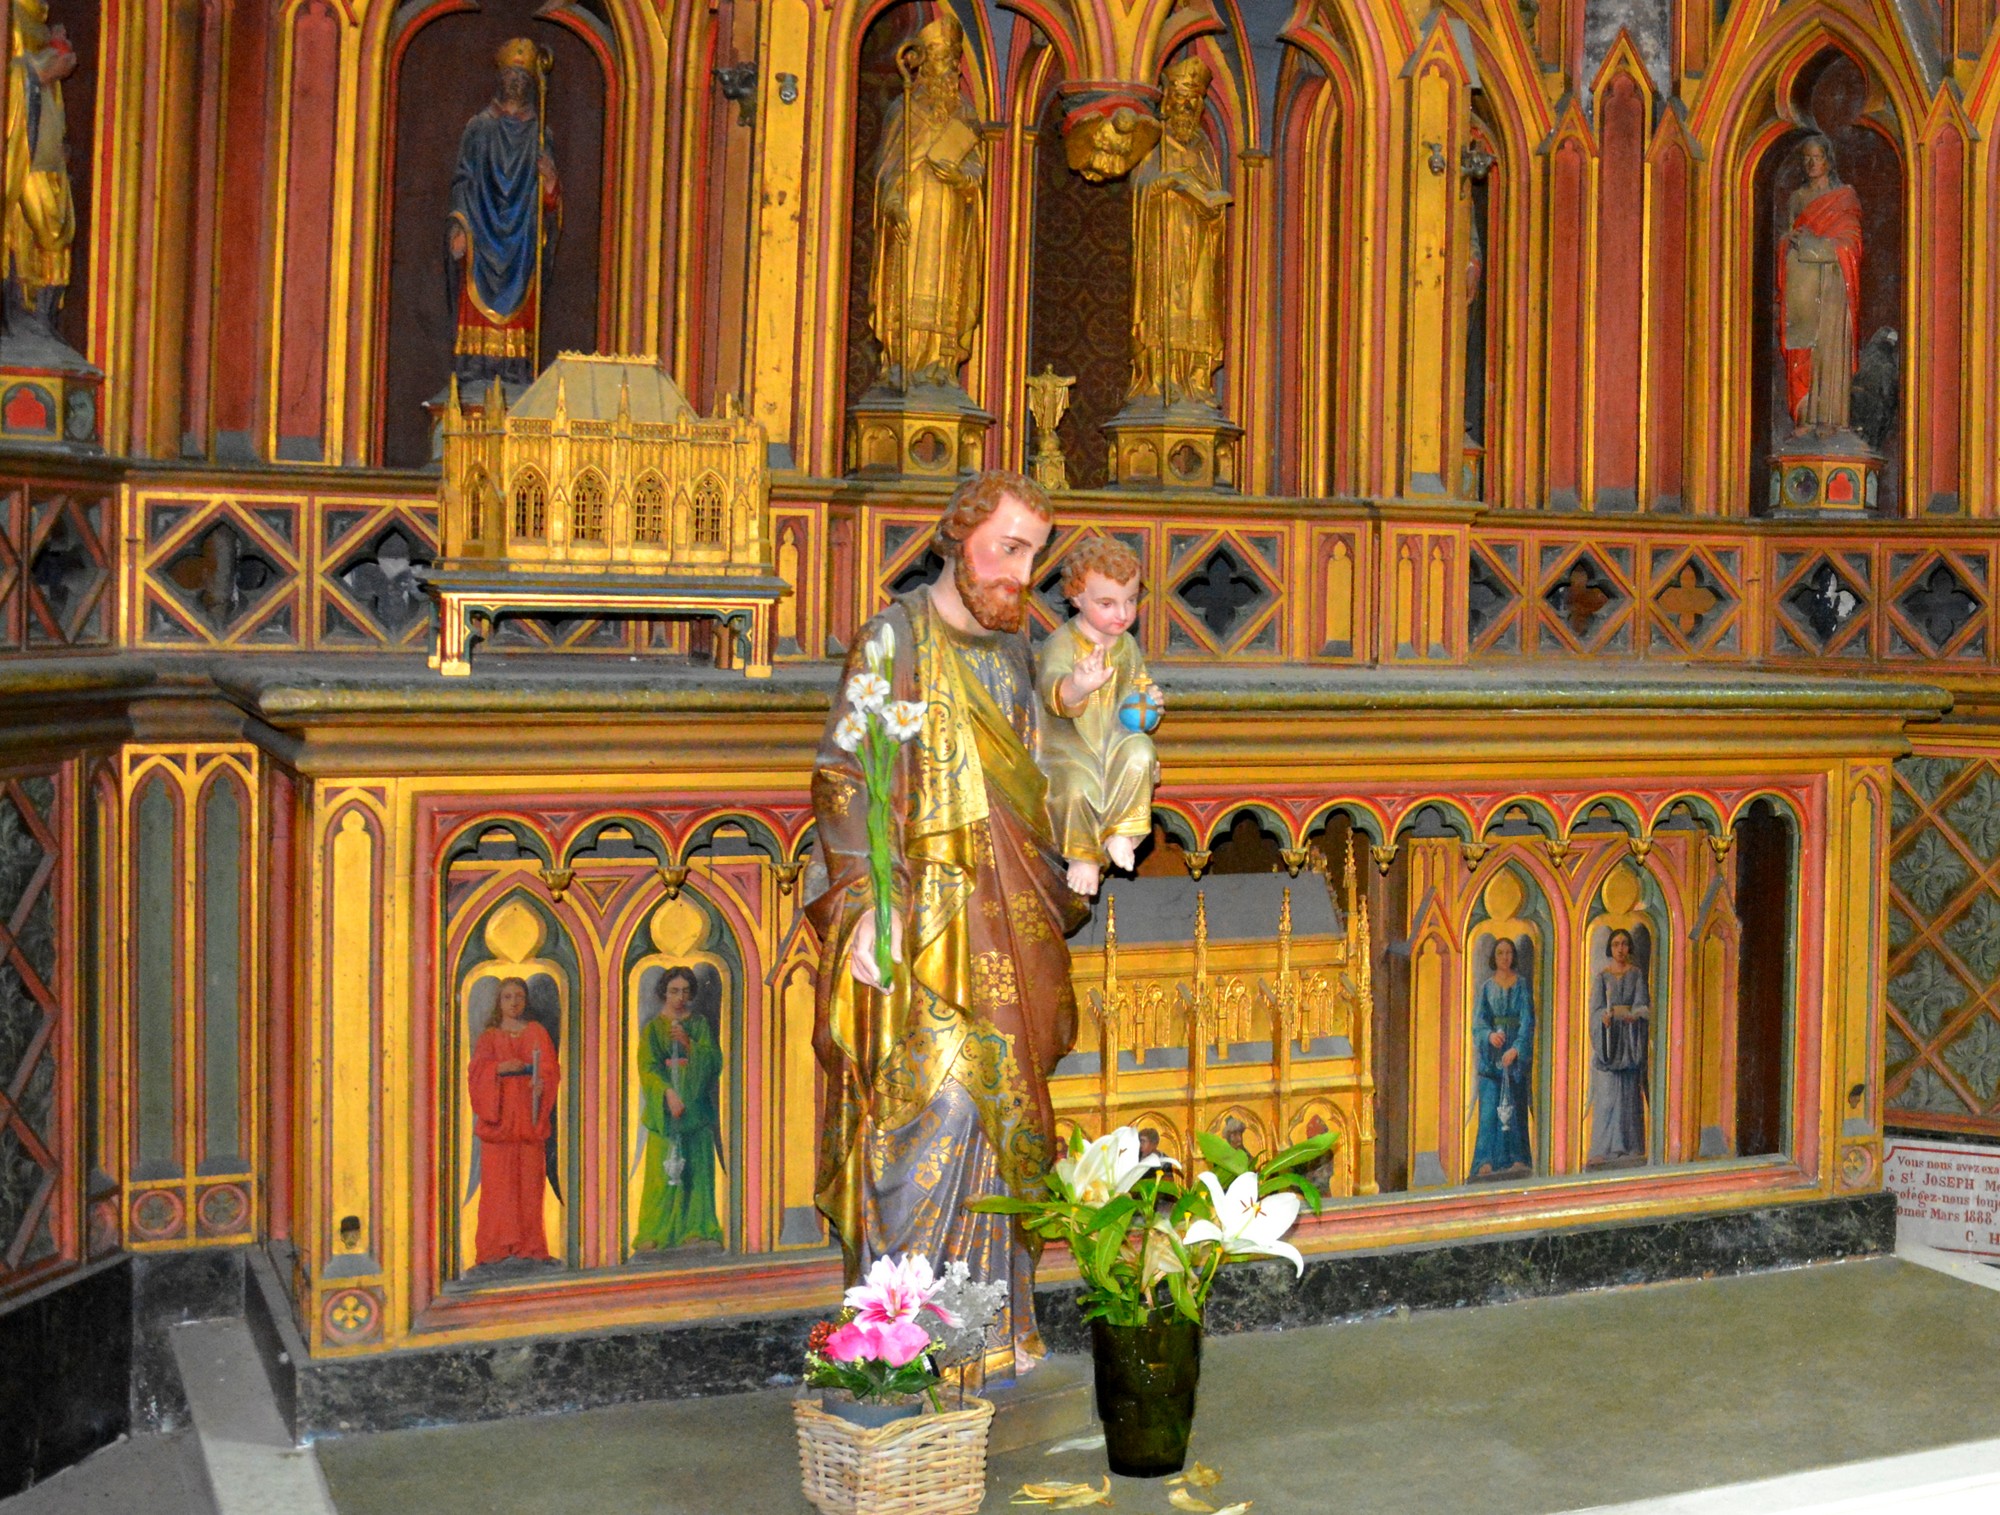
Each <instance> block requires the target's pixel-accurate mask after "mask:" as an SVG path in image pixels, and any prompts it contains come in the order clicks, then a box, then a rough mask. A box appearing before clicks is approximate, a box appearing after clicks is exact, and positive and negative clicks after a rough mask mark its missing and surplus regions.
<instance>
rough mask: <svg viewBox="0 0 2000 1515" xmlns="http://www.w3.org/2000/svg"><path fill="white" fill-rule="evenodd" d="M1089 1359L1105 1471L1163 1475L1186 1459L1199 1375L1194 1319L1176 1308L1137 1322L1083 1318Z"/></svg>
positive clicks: (1198, 1329)
mask: <svg viewBox="0 0 2000 1515" xmlns="http://www.w3.org/2000/svg"><path fill="white" fill-rule="evenodd" d="M1090 1351H1091V1356H1092V1357H1093V1358H1094V1359H1095V1360H1096V1366H1097V1418H1098V1419H1099V1420H1101V1421H1103V1422H1104V1451H1105V1455H1106V1457H1107V1458H1108V1459H1109V1460H1110V1463H1111V1471H1112V1472H1114V1473H1118V1474H1122V1475H1123V1476H1124V1477H1126V1478H1165V1477H1166V1476H1167V1475H1168V1474H1169V1473H1178V1472H1180V1470H1181V1467H1182V1465H1183V1464H1185V1463H1186V1462H1187V1445H1188V1433H1189V1432H1190V1431H1192V1430H1193V1429H1194V1392H1195V1386H1196V1385H1197V1384H1198V1383H1199V1382H1200V1379H1201V1326H1200V1325H1199V1324H1198V1323H1197V1322H1195V1321H1191V1320H1189V1319H1187V1317H1185V1316H1183V1315H1181V1314H1179V1313H1178V1312H1176V1311H1166V1312H1163V1313H1161V1314H1159V1315H1156V1316H1155V1317H1154V1319H1153V1320H1152V1321H1150V1322H1148V1323H1147V1324H1146V1325H1143V1326H1109V1325H1106V1324H1105V1323H1104V1322H1103V1321H1101V1320H1094V1321H1092V1322H1091V1323H1090Z"/></svg>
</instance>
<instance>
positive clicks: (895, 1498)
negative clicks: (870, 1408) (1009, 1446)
mask: <svg viewBox="0 0 2000 1515" xmlns="http://www.w3.org/2000/svg"><path fill="white" fill-rule="evenodd" d="M965 1404H966V1408H965V1409H963V1410H947V1411H945V1412H944V1413H943V1414H941V1415H915V1416H912V1417H910V1418H909V1419H907V1420H894V1421H891V1422H890V1423H889V1424H888V1425H886V1426H879V1427H877V1428H876V1429H874V1430H869V1429H867V1428H866V1427H864V1426H857V1425H852V1424H850V1423H849V1422H847V1421H844V1420H842V1419H841V1418H840V1417H839V1416H837V1415H829V1414H827V1413H826V1411H824V1410H822V1409H821V1408H820V1407H819V1404H818V1401H817V1400H816V1399H812V1398H800V1399H796V1400H794V1401H793V1402H792V1415H793V1418H794V1419H796V1420H797V1422H798V1427H799V1471H800V1473H801V1474H802V1475H803V1477H804V1480H805V1492H806V1498H807V1500H808V1501H810V1502H811V1504H812V1506H813V1507H814V1508H815V1509H817V1510H818V1511H819V1512H820V1515H970V1512H972V1511H975V1510H977V1509H978V1508H979V1505H980V1501H981V1500H983V1499H984V1498H985V1497H986V1432H987V1430H988V1428H989V1427H991V1425H992V1424H993V1406H992V1404H991V1403H989V1402H988V1401H986V1400H984V1399H970V1398H968V1399H967V1400H966V1401H965Z"/></svg>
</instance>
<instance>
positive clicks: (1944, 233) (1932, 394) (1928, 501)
mask: <svg viewBox="0 0 2000 1515" xmlns="http://www.w3.org/2000/svg"><path fill="white" fill-rule="evenodd" d="M1930 157H1931V185H1930V189H1931V193H1930V203H1931V214H1930V225H1929V227H1928V228H1927V229H1926V232H1925V235H1924V238H1923V241H1924V245H1925V246H1926V248H1927V249H1928V252H1929V258H1930V267H1929V268H1928V269H1927V270H1926V271H1925V282H1926V284H1927V285H1928V298H1927V299H1926V301H1925V307H1926V308H1925V311H1924V328H1925V330H1924V337H1925V342H1926V347H1925V353H1926V362H1925V368H1926V370H1927V373H1926V376H1925V377H1926V385H1925V388H1926V390H1927V394H1926V397H1925V418H1924V427H1925V436H1924V480H1923V484H1922V487H1921V488H1920V489H1919V490H1918V492H1917V497H1916V499H1914V500H1912V501H1911V502H1910V507H1911V508H1912V510H1913V512H1914V511H1915V510H1923V511H1928V512H1930V513H1931V514H1934V515H1945V514H1955V513H1956V512H1957V511H1958V510H1959V508H1960V502H1961V499H1962V498H1963V490H1962V486H1961V483H1960V478H1959V469H1960V465H1961V461H1962V459H1961V453H1962V450H1963V449H1962V439H1961V430H1960V428H1961V424H1962V418H1961V416H1960V414H1959V407H1960V396H1961V378H1960V371H1961V369H1962V367H1963V362H1964V352H1965V339H1964V328H1965V141H1964V139H1963V138H1962V137H1961V136H1960V135H1959V132H1958V129H1957V128H1956V127H1955V126H1947V127H1945V129H1944V130H1943V131H1941V132H1939V133H1938V135H1937V138H1936V140H1935V141H1933V142H1932V143H1931V149H1930Z"/></svg>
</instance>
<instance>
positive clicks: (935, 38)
mask: <svg viewBox="0 0 2000 1515" xmlns="http://www.w3.org/2000/svg"><path fill="white" fill-rule="evenodd" d="M964 48H965V35H964V33H963V31H962V30H961V29H960V27H959V24H958V22H957V21H955V20H954V19H952V18H951V17H950V16H940V17H938V19H937V20H935V21H932V22H931V23H930V24H929V25H927V26H925V27H924V28H923V30H922V31H920V32H918V33H917V35H916V37H915V38H914V39H913V40H912V41H909V42H906V43H904V44H903V45H902V47H900V48H898V49H897V50H896V67H897V70H898V71H899V72H900V73H901V74H902V76H903V98H902V100H900V101H898V102H897V103H895V104H894V105H892V106H890V108H889V118H888V122H887V125H886V128H885V130H884V131H883V134H882V155H881V158H880V159H879V160H878V161H877V163H876V165H875V271H874V278H873V280H872V281H871V287H870V289H869V292H868V294H869V310H870V312H871V319H872V324H873V328H874V332H875V340H876V341H877V342H878V343H880V344H881V347H882V368H881V374H880V382H881V383H882V384H884V385H886V386H888V387H889V388H891V389H895V390H903V391H907V390H910V389H914V388H917V387H919V386H923V385H933V386H938V387H956V386H957V384H958V371H959V369H960V368H961V367H963V366H964V364H965V360H966V359H967V358H968V357H970V356H971V355H972V334H973V332H974V331H975V330H976V329H977V328H978V326H979V309H980V298H981V294H982V291H983V288H984V264H985V256H986V163H985V160H984V159H983V158H982V157H981V156H980V152H979V129H978V126H977V124H976V122H975V121H974V119H973V115H972V105H971V102H970V101H968V100H967V99H966V98H965V94H964V91H963V89H962V87H961V85H960V82H959V63H960V58H961V55H962V54H963V52H964Z"/></svg>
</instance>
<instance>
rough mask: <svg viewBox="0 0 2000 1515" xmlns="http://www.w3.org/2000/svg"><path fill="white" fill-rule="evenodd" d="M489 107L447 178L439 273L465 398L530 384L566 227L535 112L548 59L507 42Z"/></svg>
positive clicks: (468, 130) (498, 58) (468, 131)
mask: <svg viewBox="0 0 2000 1515" xmlns="http://www.w3.org/2000/svg"><path fill="white" fill-rule="evenodd" d="M494 62H495V63H496V64H497V65H498V67H499V70H500V78H499V83H498V85H497V86H496V88H495V90H494V94H493V100H492V102H491V103H490V104H489V105H488V106H487V107H486V108H485V109H484V110H482V111H481V112H480V113H479V114H478V115H476V116H474V117H473V118H472V119H471V120H470V121H468V122H466V124H465V134H464V135H463V136H462V137H461V138H460V139H459V144H458V164H457V167H456V169H455V170H454V171H453V174H452V180H451V215H450V218H449V220H448V221H447V222H446V230H445V272H446V278H447V280H448V282H449V284H450V286H451V299H452V305H453V307H454V308H455V310H456V312H457V334H456V337H455V338H454V340H453V343H452V368H453V372H454V373H456V375H457V376H458V382H459V385H460V388H461V392H462V393H464V394H465V397H466V398H467V399H468V400H471V399H476V398H477V397H478V395H479V394H480V393H483V392H484V388H485V383H484V381H486V380H490V379H499V380H500V381H501V382H502V383H503V384H505V385H508V386H510V391H511V387H513V386H520V385H525V384H527V383H529V382H530V381H531V380H533V378H534V377H535V369H536V365H537V358H538V354H537V353H536V350H535V349H536V347H537V346H538V345H539V344H538V338H539V336H540V333H541V310H542V285H543V277H544V274H545V273H546V271H547V268H548V265H549V262H550V259H551V257H552V255H553V252H554V248H555V239H556V233H557V232H558V231H559V230H560V229H561V226H562V191H561V185H560V184H559V182H558V180H557V177H556V167H555V159H554V157H553V156H552V147H551V144H550V142H549V138H548V132H547V130H546V129H545V127H544V124H543V122H542V117H541V109H540V104H541V102H540V99H539V96H540V93H541V88H540V85H541V79H542V77H543V75H545V74H546V73H547V71H548V67H549V62H550V58H549V55H548V53H547V52H545V51H544V50H543V49H542V48H540V47H538V46H536V45H535V44H534V43H533V42H530V41H529V40H527V39H526V38H525V37H516V38H515V39H514V40H512V41H511V42H507V43H503V44H502V45H501V47H500V50H499V52H498V53H496V54H495V55H494Z"/></svg>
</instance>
